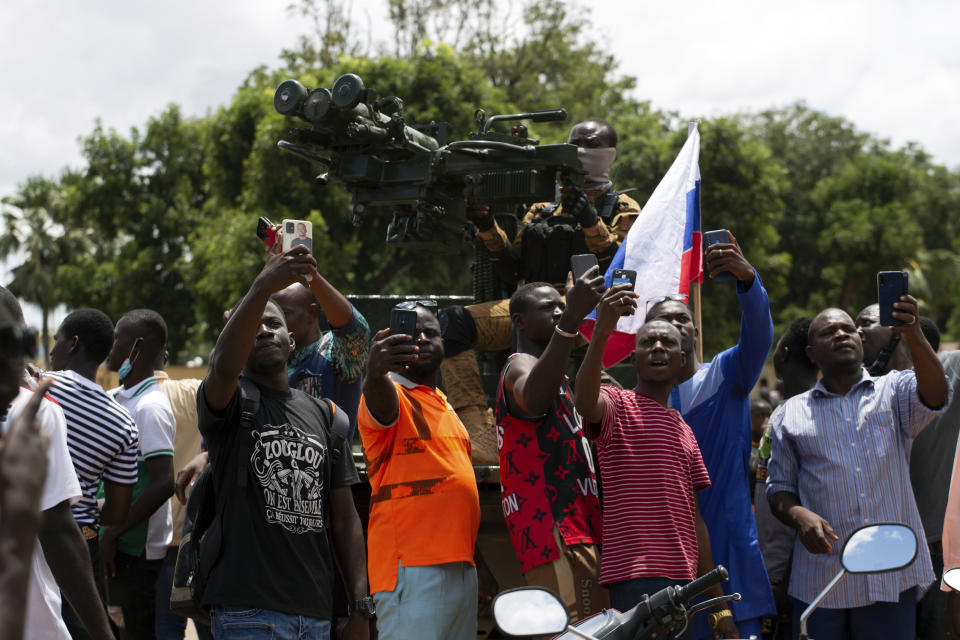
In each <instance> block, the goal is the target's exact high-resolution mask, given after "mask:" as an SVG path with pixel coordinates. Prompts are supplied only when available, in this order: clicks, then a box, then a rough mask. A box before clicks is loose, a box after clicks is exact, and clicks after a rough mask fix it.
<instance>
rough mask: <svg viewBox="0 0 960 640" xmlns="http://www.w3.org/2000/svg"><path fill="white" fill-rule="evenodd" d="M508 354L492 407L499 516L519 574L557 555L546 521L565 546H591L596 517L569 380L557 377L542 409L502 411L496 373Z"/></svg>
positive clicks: (592, 476)
mask: <svg viewBox="0 0 960 640" xmlns="http://www.w3.org/2000/svg"><path fill="white" fill-rule="evenodd" d="M516 355H517V354H514V355H513V356H511V357H510V359H509V360H507V364H506V365H504V367H503V371H501V372H500V384H499V388H498V391H497V406H496V409H495V410H494V411H495V416H496V420H497V448H498V450H499V452H500V496H501V498H502V501H503V515H504V516H505V517H506V520H507V529H508V530H509V532H510V539H511V540H512V542H513V548H514V550H515V551H516V552H517V557H518V558H519V559H520V570H521V572H523V573H526V572H527V571H529V570H530V569H533V568H534V567H536V566H538V565H541V564H544V563H546V562H552V561H553V560H556V559H557V558H558V557H559V549H557V544H556V542H555V541H554V537H553V527H554V526H556V527H557V530H558V531H559V533H560V536H561V538H562V539H563V541H564V543H565V544H567V545H568V546H569V545H574V544H599V543H600V529H601V515H600V499H599V497H598V496H597V479H596V473H595V470H594V469H595V467H594V464H593V457H592V455H591V453H590V448H589V445H588V444H587V440H586V438H584V436H583V431H581V429H580V415H579V414H578V413H577V412H576V410H575V409H574V406H573V390H572V389H571V388H570V382H569V381H568V380H567V379H566V378H564V380H563V384H562V385H561V386H560V389H559V393H558V394H557V396H556V397H555V398H554V400H553V403H552V404H551V405H550V409H549V410H548V411H547V413H546V414H544V415H542V416H539V417H531V418H520V417H516V416H513V415H510V411H509V409H508V407H507V400H506V397H505V396H504V393H503V375H504V374H505V373H506V371H507V369H508V368H509V367H510V364H511V363H512V362H513V360H514V358H515V357H516Z"/></svg>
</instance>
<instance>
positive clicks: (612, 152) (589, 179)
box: [577, 147, 617, 191]
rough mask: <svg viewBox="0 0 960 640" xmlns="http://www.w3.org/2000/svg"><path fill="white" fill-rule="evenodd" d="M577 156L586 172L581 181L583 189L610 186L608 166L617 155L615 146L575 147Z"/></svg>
mask: <svg viewBox="0 0 960 640" xmlns="http://www.w3.org/2000/svg"><path fill="white" fill-rule="evenodd" d="M577 157H578V158H580V164H582V165H583V170H584V171H586V172H587V175H586V177H585V178H584V182H583V188H584V189H585V190H587V191H591V190H594V189H605V188H607V187H609V186H610V184H611V183H610V167H611V166H613V161H614V160H615V159H616V157H617V150H616V148H614V147H600V148H593V147H590V148H585V147H577Z"/></svg>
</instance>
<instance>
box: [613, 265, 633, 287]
mask: <svg viewBox="0 0 960 640" xmlns="http://www.w3.org/2000/svg"><path fill="white" fill-rule="evenodd" d="M618 284H629V285H630V290H631V291H633V290H634V289H635V288H636V287H637V272H636V271H633V270H632V269H614V270H613V277H612V278H611V279H610V286H611V287H613V286H615V285H618Z"/></svg>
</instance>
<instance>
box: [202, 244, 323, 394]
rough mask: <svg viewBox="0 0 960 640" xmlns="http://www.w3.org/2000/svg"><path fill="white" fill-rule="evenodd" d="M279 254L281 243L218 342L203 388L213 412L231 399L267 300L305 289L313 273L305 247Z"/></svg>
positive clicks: (315, 264)
mask: <svg viewBox="0 0 960 640" xmlns="http://www.w3.org/2000/svg"><path fill="white" fill-rule="evenodd" d="M279 250H280V243H276V244H274V248H273V249H272V250H271V252H270V255H269V256H268V258H267V263H266V265H264V267H263V269H262V270H261V271H260V273H259V274H258V275H257V277H256V279H255V280H254V281H253V284H252V285H251V286H250V289H249V290H248V291H247V294H246V295H245V296H243V299H242V300H241V301H240V303H239V304H238V305H237V307H236V308H235V309H234V310H233V313H231V314H230V319H229V320H228V321H227V325H226V326H225V327H224V328H223V331H222V332H221V333H220V337H219V338H217V344H216V346H215V347H214V349H213V354H212V355H211V357H210V370H209V371H208V372H207V377H206V379H205V380H204V385H203V392H204V398H205V400H206V403H207V406H208V407H209V408H210V409H211V410H212V411H223V410H224V409H226V407H227V405H228V404H229V403H230V400H231V398H233V394H234V392H235V391H236V388H237V379H238V378H239V377H240V374H241V372H242V371H243V367H244V365H245V364H246V362H247V357H248V356H249V354H250V347H251V346H252V345H253V341H254V339H255V338H256V336H257V331H258V328H259V326H260V318H261V316H262V315H263V310H264V309H265V308H266V306H267V302H268V301H269V300H270V296H271V295H273V294H274V293H276V292H277V291H279V290H280V289H283V288H284V287H287V286H289V285H291V284H293V283H294V282H301V283H303V284H304V285H305V286H306V285H307V284H308V283H307V281H306V278H305V276H306V275H307V274H308V273H312V272H315V270H316V266H317V263H316V260H314V259H313V256H312V255H310V252H309V251H308V250H307V248H306V247H303V246H298V247H293V248H292V249H290V250H289V251H287V252H286V253H279Z"/></svg>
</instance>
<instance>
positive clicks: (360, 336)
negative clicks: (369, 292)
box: [287, 309, 370, 427]
mask: <svg viewBox="0 0 960 640" xmlns="http://www.w3.org/2000/svg"><path fill="white" fill-rule="evenodd" d="M369 351H370V327H369V326H368V325H367V321H366V319H364V317H363V316H362V315H360V312H359V311H357V310H356V309H354V310H353V317H352V318H351V319H350V320H349V321H348V322H347V324H345V325H344V326H342V327H335V328H333V329H331V330H330V331H327V332H326V333H324V334H323V337H321V338H320V340H318V341H317V342H315V343H313V344H311V345H309V346H307V347H304V348H303V349H300V350H299V351H297V353H295V354H294V355H293V357H291V358H290V362H289V363H288V365H287V376H288V378H289V382H290V386H291V387H292V388H294V389H299V390H300V391H303V392H304V393H306V394H307V395H310V396H313V397H314V398H329V399H330V400H333V401H334V402H335V403H337V406H339V407H340V408H342V409H343V410H344V411H346V412H347V415H349V416H350V424H351V425H353V426H354V427H355V426H356V424H357V406H359V404H360V393H361V388H360V377H361V375H362V374H363V366H364V363H365V362H366V360H367V353H368V352H369Z"/></svg>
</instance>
